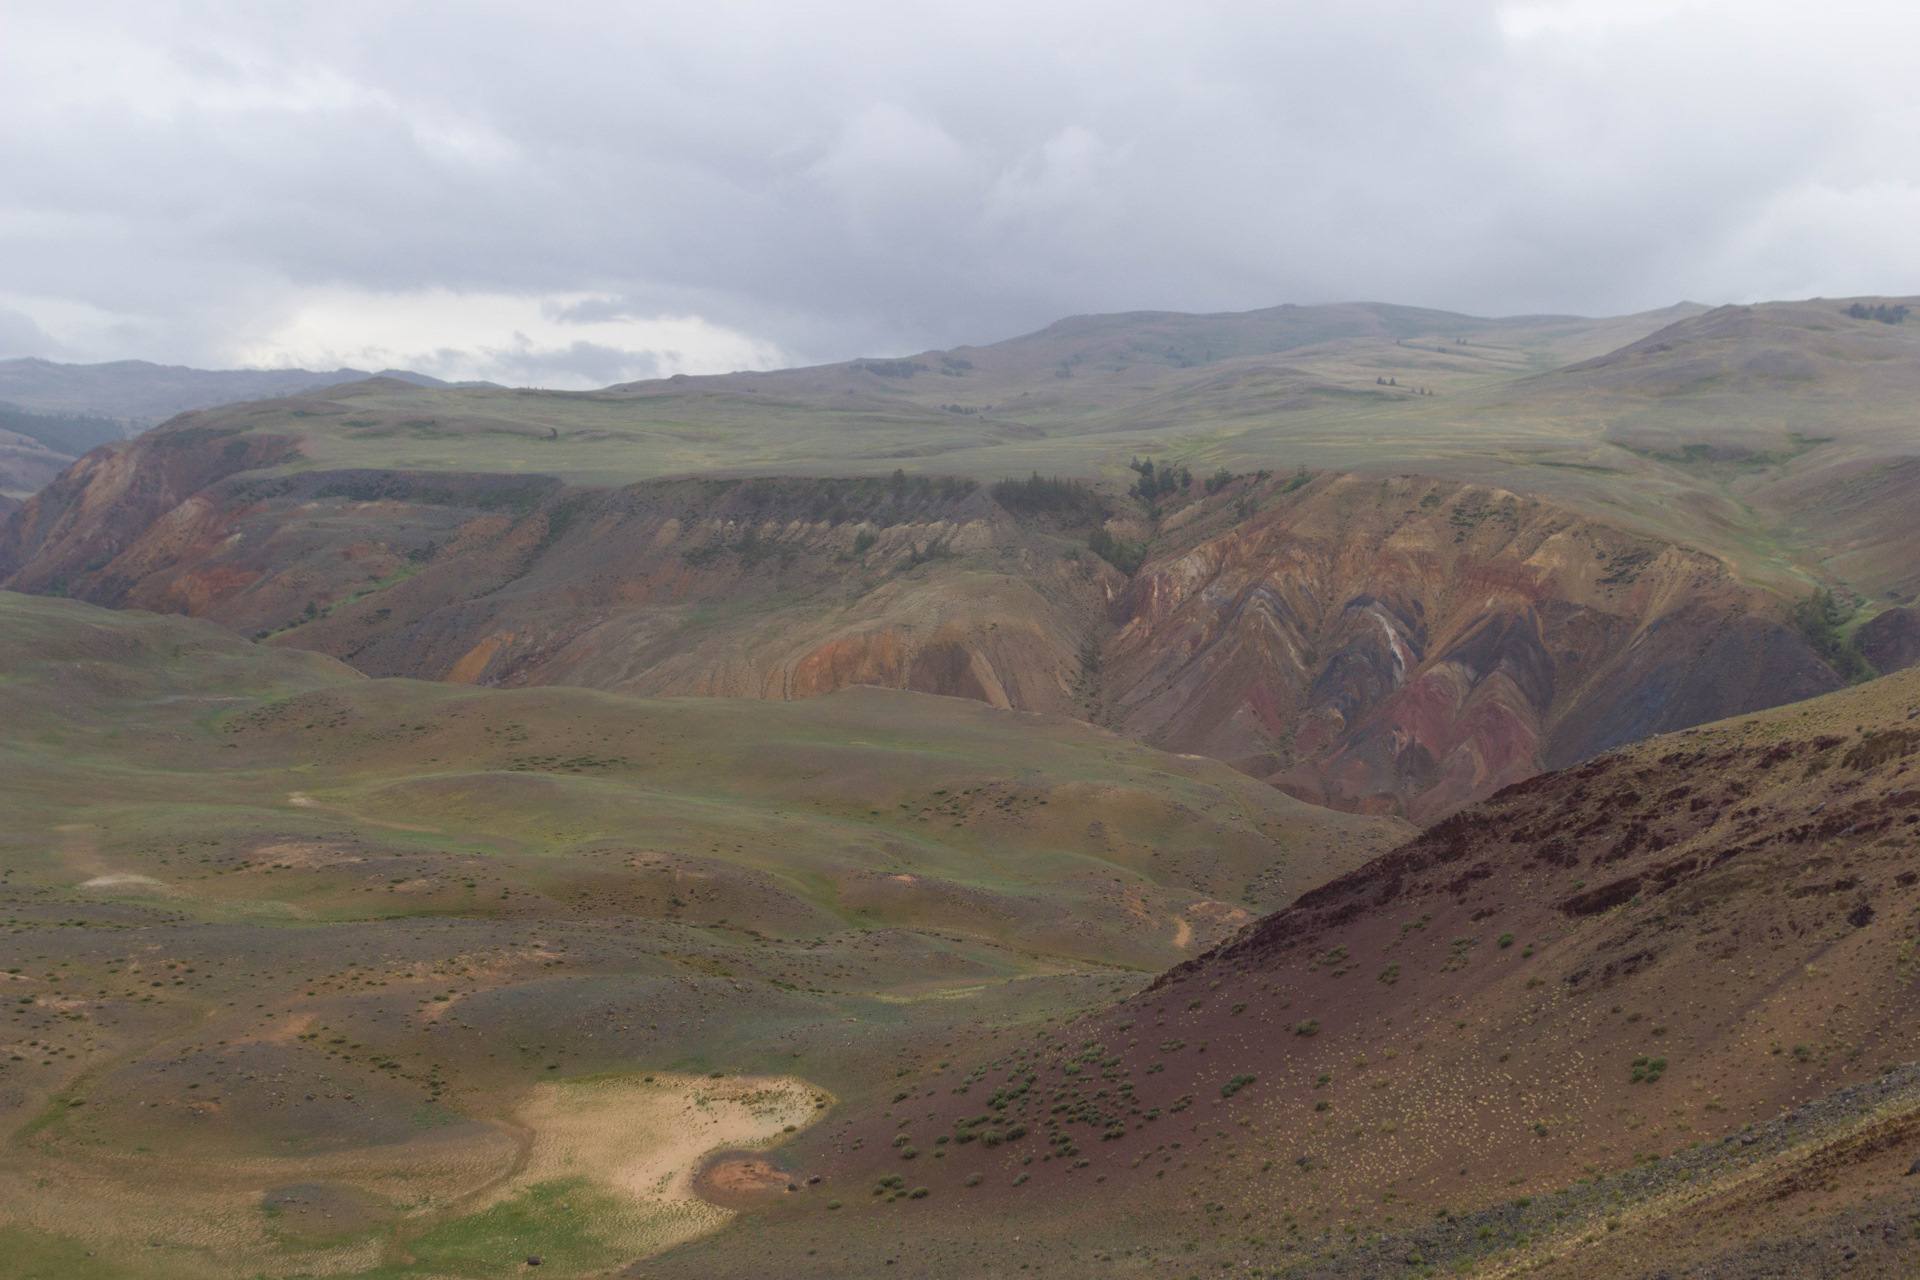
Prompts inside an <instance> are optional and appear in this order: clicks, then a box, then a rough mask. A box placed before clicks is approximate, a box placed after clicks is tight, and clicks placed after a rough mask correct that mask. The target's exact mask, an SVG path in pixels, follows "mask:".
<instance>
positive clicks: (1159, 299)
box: [0, 0, 1920, 388]
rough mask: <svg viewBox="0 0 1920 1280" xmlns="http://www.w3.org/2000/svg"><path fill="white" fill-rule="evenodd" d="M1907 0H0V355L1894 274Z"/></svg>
mask: <svg viewBox="0 0 1920 1280" xmlns="http://www.w3.org/2000/svg"><path fill="white" fill-rule="evenodd" d="M1916 48H1920V6H1917V5H1914V4H1912V3H1911V2H1910V0H1907V2H1905V3H1897V4H1896V3H1861V2H1859V0H1824V2H1823V3H1821V4H1819V5H1812V4H1807V3H1804V0H1802V2H1797V3H1779V2H1775V0H1739V2H1737V3H1720V2H1719V0H1698V2H1693V0H1539V2H1533V0H1529V2H1525V3H1517V2H1510V3H1495V2H1482V0H1448V2H1447V3H1435V2H1434V0H1404V2H1403V0H1341V3H1337V4H1330V3H1327V0H1311V2H1309V3H1298V2H1296V0H1259V2H1255V3H1240V2H1238V0H1182V3H1180V4H1168V3H1165V2H1164V0H1157V2H1155V3H1150V4H1149V3H1138V2H1136V0H1103V2H1102V3H1098V4H1094V3H1068V2H1058V3H1048V2H1046V0H1024V2H1022V3H1018V4H1015V3H1005V4H1003V3H997V2H996V0H973V2H970V3H953V2H952V0H947V2H946V3H942V4H938V5H934V4H920V3H910V2H906V0H889V2H888V3H840V2H836V0H815V2H813V3H804V4H801V3H794V2H793V0H784V2H781V3H772V2H761V0H703V2H702V3H701V4H698V5H694V4H687V3H684V2H682V3H674V4H666V3H649V2H644V0H643V2H638V3H635V2H627V3H593V2H588V0H576V2H569V0H542V3H539V4H534V3H531V2H524V0H523V2H522V3H513V4H509V3H494V2H492V0H461V3H458V4H453V3H444V4H443V3H406V2H405V0H380V2H379V3H360V2H359V0H329V2H328V3H327V4H324V5H321V4H311V3H306V4H297V5H296V4H283V3H272V2H270V0H250V2H247V3H198V2H187V0H138V2H137V3H128V4H111V3H89V2H88V0H63V2H62V3H59V4H52V3H40V2H35V0H0V358H5V357H13V356H27V355H33V356H42V357H45V358H48V359H55V360H63V361H82V362H90V361H99V360H114V359H134V358H137V359H147V360H155V361H161V362H165V363H181V364H190V365H195V366H199V367H205V368H232V367H259V368H279V367H293V366H303V367H307V368H328V369H330V368H335V367H341V366H351V367H355V368H364V369H375V368H383V367H403V368H412V369H416V370H419V371H421V372H424V373H430V374H434V375H437V376H440V377H445V378H484V379H487V380H491V381H495V382H501V383H505V384H509V385H516V386H546V387H566V388H583V387H594V386H603V385H607V384H610V383H614V382H621V381H628V380H632V379H637V378H644V377H655V376H665V375H669V374H673V373H679V372H688V373H708V372H721V371H727V370H733V369H748V368H755V369H763V368H773V367H780V366H783V365H792V364H809V363H817V362H824V361H831V360H840V359H848V358H852V357H854V356H860V355H891V354H900V353H904V352H912V351H919V350H924V349H927V348H944V347H950V346H956V345H961V344H980V343H987V342H992V341H996V340H999V339H1002V338H1007V337H1012V336H1014V335H1017V334H1020V333H1024V332H1029V331H1031V330H1034V329H1037V328H1040V327H1043V326H1044V325H1046V324H1048V323H1050V322H1052V321H1054V320H1056V319H1059V318H1061V317H1063V316H1066V315H1073V314H1084V313H1089V312H1110V311H1127V310H1181V311H1227V310H1245V309H1250V308H1255V307H1265V306H1274V305H1277V304H1280V303H1283V302H1291V303H1296V304H1312V303H1318V302H1337V301H1348V300H1357V299H1358V300H1372V301H1384V302H1396V303H1406V304H1412V305H1419V306H1430V307H1441V308H1445V309H1448V310H1455V311H1464V312H1469V313H1473V314H1479V315H1505V314H1516V313H1535V312H1557V313H1578V314H1586V315H1606V314H1620V313H1625V312H1631V311H1639V310H1647V309H1651V308H1655V307H1660V306H1665V305H1668V304H1671V303H1674V302H1677V301H1680V300H1683V299H1686V300H1691V301H1697V302H1706V303H1720V302H1743V301H1758V300H1764V299H1768V298H1782V297H1811V296H1823V297H1845V296H1851V295H1856V294H1891V295H1900V294H1912V293H1920V235H1916V234H1915V231H1914V228H1916V227H1920V91H1916V89H1915V88H1914V81H1913V74H1912V67H1911V58H1912V53H1913V50H1915V49H1916Z"/></svg>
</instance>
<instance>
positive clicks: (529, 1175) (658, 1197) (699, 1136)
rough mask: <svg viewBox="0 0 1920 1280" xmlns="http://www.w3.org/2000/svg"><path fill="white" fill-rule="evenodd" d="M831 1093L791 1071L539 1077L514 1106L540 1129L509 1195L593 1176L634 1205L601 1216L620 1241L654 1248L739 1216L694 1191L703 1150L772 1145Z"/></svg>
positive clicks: (817, 1111)
mask: <svg viewBox="0 0 1920 1280" xmlns="http://www.w3.org/2000/svg"><path fill="white" fill-rule="evenodd" d="M831 1101H832V1099H831V1097H829V1095H827V1094H826V1093H824V1092H823V1091H821V1090H819V1089H815V1088H814V1087H813V1086H811V1085H809V1084H807V1083H806V1082H805V1081H803V1080H798V1079H794V1078H793V1077H790V1076H782V1077H736V1078H730V1079H726V1080H710V1079H703V1078H701V1077H699V1076H670V1075H657V1076H655V1077H654V1079H653V1080H652V1082H650V1083H649V1082H646V1081H641V1080H636V1079H632V1078H625V1079H618V1080H588V1081H572V1082H565V1083H556V1084H551V1085H541V1086H539V1087H538V1088H536V1089H535V1090H534V1092H533V1096H532V1097H531V1098H529V1099H528V1100H527V1101H526V1102H525V1103H523V1104H522V1105H521V1106H520V1107H519V1108H518V1109H517V1111H516V1112H515V1115H514V1118H515V1119H516V1120H517V1121H518V1122H519V1123H521V1124H523V1125H525V1126H526V1127H527V1128H528V1129H529V1130H531V1131H532V1135H533V1136H532V1140H531V1143H530V1145H529V1148H528V1151H527V1157H526V1162H525V1164H524V1165H523V1166H522V1168H521V1170H520V1172H519V1173H518V1174H517V1175H516V1176H515V1177H514V1178H513V1180H512V1182H511V1184H510V1185H509V1186H507V1187H505V1188H502V1198H504V1197H505V1196H506V1195H510V1194H512V1192H514V1191H516V1190H518V1189H519V1188H521V1187H525V1186H530V1185H532V1184H535V1183H540V1182H546V1181H549V1180H551V1179H555V1178H577V1177H585V1178H588V1179H590V1180H591V1181H593V1182H595V1183H597V1184H599V1185H601V1186H603V1187H605V1188H606V1189H608V1190H610V1191H612V1192H613V1193H614V1194H615V1195H616V1196H617V1197H618V1198H619V1199H620V1200H622V1201H623V1202H624V1203H625V1204H626V1205H627V1207H628V1211H627V1213H626V1214H625V1215H624V1216H623V1218H622V1220H620V1221H619V1222H617V1223H609V1224H604V1225H605V1226H606V1227H608V1228H610V1230H611V1232H612V1233H613V1234H615V1235H616V1236H617V1237H618V1239H619V1243H620V1244H621V1245H622V1246H623V1247H625V1248H626V1249H629V1250H631V1251H632V1252H633V1253H634V1254H635V1256H639V1255H641V1254H646V1253H655V1252H658V1251H659V1250H661V1249H666V1248H669V1247H671V1246H673V1245H675V1244H678V1243H680V1242H681V1241H683V1240H687V1239H690V1238H692V1237H693V1236H697V1235H701V1234H704V1233H706V1232H709V1231H712V1230H714V1229H716V1228H718V1227H719V1226H720V1225H721V1224H723V1223H725V1222H726V1221H727V1219H728V1218H730V1217H732V1216H733V1211H732V1210H729V1209H724V1208H721V1207H720V1206H718V1205H715V1204H712V1203H710V1202H708V1201H706V1200H703V1199H701V1198H700V1196H699V1195H698V1194H697V1193H696V1192H695V1190H694V1174H695V1172H696V1171H697V1170H698V1168H699V1166H700V1162H701V1160H702V1158H703V1157H705V1156H707V1155H708V1154H709V1153H710V1152H713V1151H716V1150H719V1149H722V1148H729V1147H746V1148H753V1147H764V1146H767V1145H769V1144H771V1143H773V1142H774V1141H776V1140H777V1139H779V1138H780V1137H781V1136H783V1134H784V1133H785V1131H786V1128H787V1126H789V1125H791V1126H793V1127H794V1128H796V1129H798V1128H800V1127H803V1126H805V1125H808V1124H811V1123H813V1121H814V1119H815V1118H816V1117H817V1116H819V1115H821V1114H822V1113H823V1112H824V1111H825V1107H824V1106H822V1105H821V1104H822V1103H830V1102H831ZM762 1163H764V1162H762ZM767 1167H768V1169H771V1168H772V1166H771V1165H768V1166H767ZM781 1177H782V1181H781V1183H780V1185H781V1186H782V1187H784V1186H785V1180H784V1175H781Z"/></svg>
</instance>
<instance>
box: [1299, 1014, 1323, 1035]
mask: <svg viewBox="0 0 1920 1280" xmlns="http://www.w3.org/2000/svg"><path fill="white" fill-rule="evenodd" d="M1293 1034H1295V1035H1297V1036H1317V1035H1319V1034H1320V1021H1319V1019H1317V1018H1307V1019H1305V1020H1304V1021H1301V1022H1296V1023H1294V1024H1293Z"/></svg>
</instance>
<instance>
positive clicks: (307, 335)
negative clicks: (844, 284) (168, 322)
mask: <svg viewBox="0 0 1920 1280" xmlns="http://www.w3.org/2000/svg"><path fill="white" fill-rule="evenodd" d="M225 359H226V361H227V362H230V363H232V364H235V365H239V366H242V367H247V368H263V369H274V368H295V367H299V368H308V369H334V368H356V369H369V370H376V369H413V370H416V371H418V372H420V373H426V374H431V375H433V376H434V377H436V378H444V379H447V380H448V381H463V380H476V379H477V380H484V381H488V382H502V383H507V384H510V385H515V386H543V387H557V388H563V389H571V390H582V389H586V388H590V387H601V386H606V385H608V384H609V383H614V382H628V381H633V380H636V379H640V378H657V377H667V376H670V375H672V374H676V373H728V372H732V371H734V370H738V369H769V368H777V367H779V366H780V365H782V364H785V363H788V361H787V358H786V356H785V355H784V353H783V352H781V351H780V349H779V348H778V347H776V346H773V345H772V344H770V343H767V342H763V341H760V340H758V339H755V338H752V337H750V336H748V335H746V334H743V333H738V332H735V331H733V330H730V329H726V328H723V327H721V326H719V325H715V324H712V323H710V322H709V321H706V320H703V319H701V318H699V317H698V316H645V315H633V314H630V313H628V312H627V311H626V310H625V309H624V308H622V307H621V306H620V305H619V304H617V303H615V302H613V301H612V300H609V299H604V298H596V297H592V296H590V295H580V294H572V295H551V296H547V297H524V296H516V295H511V294H471V293H467V294H463V293H454V292H452V291H450V290H444V289H427V290H420V291H418V292H411V293H392V294H377V293H367V292H362V291H359V290H351V289H337V288H336V289H320V290H313V291H310V292H308V293H305V294H303V295H302V296H300V297H299V298H298V299H296V300H295V301H294V303H293V305H292V306H291V308H290V310H289V314H287V315H286V316H285V318H284V319H282V320H281V321H280V322H279V323H278V324H276V325H275V326H274V327H273V328H272V329H271V330H270V331H268V332H267V333H266V334H264V335H263V336H261V337H260V338H259V339H258V340H254V341H249V342H245V343H242V344H239V345H236V346H234V347H232V348H230V349H229V350H228V351H227V352H226V353H225Z"/></svg>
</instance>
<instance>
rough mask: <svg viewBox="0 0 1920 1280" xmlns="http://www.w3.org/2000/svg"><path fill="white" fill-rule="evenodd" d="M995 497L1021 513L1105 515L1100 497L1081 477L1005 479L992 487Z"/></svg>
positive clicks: (1035, 475)
mask: <svg viewBox="0 0 1920 1280" xmlns="http://www.w3.org/2000/svg"><path fill="white" fill-rule="evenodd" d="M992 493H993V500H994V501H995V502H997V503H999V504H1000V505H1001V506H1002V507H1005V508H1006V509H1007V510H1008V511H1012V512H1015V513H1017V514H1019V515H1053V516H1064V517H1070V518H1072V517H1084V518H1088V519H1092V518H1096V517H1099V516H1102V515H1104V514H1105V510H1104V508H1103V506H1102V505H1101V502H1100V497H1099V495H1098V494H1096V493H1095V492H1094V491H1093V490H1092V489H1089V488H1088V487H1087V486H1086V485H1084V484H1082V483H1080V482H1079V481H1078V480H1061V479H1059V478H1057V477H1048V476H1042V475H1041V474H1040V473H1039V472H1038V471H1036V472H1034V473H1033V476H1032V478H1031V479H1027V480H1002V481H1000V482H999V483H998V484H996V485H994V486H993V489H992Z"/></svg>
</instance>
